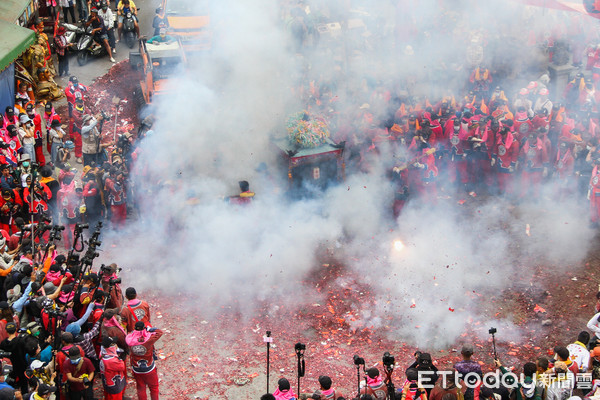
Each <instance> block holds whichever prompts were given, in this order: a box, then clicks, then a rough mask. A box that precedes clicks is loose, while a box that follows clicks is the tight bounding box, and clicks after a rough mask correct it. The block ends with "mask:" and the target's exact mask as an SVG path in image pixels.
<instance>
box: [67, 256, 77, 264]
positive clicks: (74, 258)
mask: <svg viewBox="0 0 600 400" xmlns="http://www.w3.org/2000/svg"><path fill="white" fill-rule="evenodd" d="M79 261H80V259H79V254H71V255H70V256H69V258H68V259H67V265H77V264H79Z"/></svg>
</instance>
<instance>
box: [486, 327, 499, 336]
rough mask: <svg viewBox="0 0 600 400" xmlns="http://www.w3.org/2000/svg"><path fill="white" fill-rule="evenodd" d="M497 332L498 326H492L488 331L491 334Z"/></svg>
mask: <svg viewBox="0 0 600 400" xmlns="http://www.w3.org/2000/svg"><path fill="white" fill-rule="evenodd" d="M496 332H498V330H497V329H496V328H490V330H489V331H488V333H489V334H490V335H493V334H495V333H496Z"/></svg>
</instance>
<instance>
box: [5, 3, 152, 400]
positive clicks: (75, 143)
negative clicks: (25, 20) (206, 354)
mask: <svg viewBox="0 0 600 400" xmlns="http://www.w3.org/2000/svg"><path fill="white" fill-rule="evenodd" d="M49 3H52V2H49ZM76 3H77V6H78V7H80V8H79V17H80V18H83V19H88V16H87V13H88V12H91V13H92V14H93V15H96V17H92V18H90V21H92V20H94V18H97V15H98V14H99V11H98V10H102V12H103V13H105V14H106V13H108V11H110V9H109V10H108V11H107V10H106V5H107V2H103V3H101V2H98V4H97V6H98V9H95V8H93V7H92V6H93V5H92V4H90V5H88V4H87V2H84V1H77V2H76ZM80 3H81V4H80ZM90 3H91V2H90ZM125 3H127V4H125ZM131 3H133V1H132V2H131ZM121 4H122V5H121V8H120V9H119V8H117V9H118V13H119V15H120V14H121V13H122V12H123V7H132V8H134V7H135V5H133V4H132V5H129V2H128V1H123V2H121ZM60 5H61V6H63V10H64V11H65V13H64V16H63V19H64V21H65V22H67V18H68V16H69V15H70V16H71V18H72V19H73V20H74V21H75V15H74V10H73V7H74V5H75V3H74V2H72V1H68V2H67V1H61V2H60ZM95 5H96V4H94V6H95ZM103 6H104V7H103ZM103 8H104V9H103ZM41 26H42V28H40V35H44V34H43V25H41ZM102 26H104V25H102ZM101 31H102V32H99V34H101V35H102V34H106V32H105V31H104V30H103V29H101ZM61 32H63V31H61V29H60V28H59V29H58V30H57V36H56V37H55V38H54V39H55V40H54V41H55V43H57V42H58V43H59V44H61V43H62V42H61V39H60V36H61ZM63 33H64V32H63ZM46 39H47V37H46ZM112 39H114V37H112ZM46 42H48V40H46ZM62 44H64V43H62ZM111 44H112V45H113V46H114V42H112V41H111ZM113 48H114V47H113ZM49 49H50V48H48V50H49ZM55 49H56V52H57V56H58V61H59V71H60V75H68V70H69V68H68V61H67V59H66V56H65V51H66V47H65V46H62V47H61V46H58V45H57V46H55ZM109 54H110V51H109ZM46 61H48V64H50V63H51V60H50V59H49V60H46ZM38 89H39V86H38ZM36 94H38V91H35V90H32V87H31V85H30V84H28V83H27V82H25V81H17V93H16V97H15V104H14V105H11V106H8V107H6V108H5V109H4V110H3V112H2V113H1V115H0V171H1V176H0V190H1V192H0V193H1V196H0V356H1V357H2V361H1V365H2V371H3V372H2V373H1V374H0V376H1V378H0V399H22V398H23V399H31V400H40V399H48V398H50V399H59V398H60V399H67V398H68V399H89V400H91V399H93V398H98V397H103V398H105V399H122V398H123V395H124V393H125V388H126V386H127V381H128V379H129V380H130V383H131V382H132V380H133V381H135V387H136V391H137V396H138V398H139V399H146V398H147V397H148V394H147V392H148V391H149V393H150V397H151V398H152V399H153V400H156V399H158V396H159V389H158V373H157V370H156V364H155V359H156V352H155V351H154V343H155V342H156V341H157V340H158V339H159V338H160V337H161V335H162V334H163V332H162V331H161V330H160V329H158V328H156V327H153V326H152V325H151V320H150V317H151V312H150V308H149V306H148V303H147V302H145V301H144V300H141V299H139V298H138V297H137V292H136V290H135V288H134V287H128V288H127V289H126V290H125V291H124V292H123V291H122V290H121V279H120V278H119V276H118V273H119V271H120V268H118V267H117V265H116V264H111V265H109V266H105V265H101V266H97V265H94V259H95V258H96V257H97V256H98V253H96V250H97V249H98V248H99V246H101V240H100V236H101V232H102V229H103V228H102V227H103V226H104V228H106V227H107V225H108V227H109V228H110V229H113V230H119V229H121V228H122V227H123V225H124V223H125V220H126V218H127V206H128V201H129V200H128V191H129V190H130V189H129V188H128V182H127V177H128V174H129V171H130V168H132V163H133V161H134V160H135V157H136V154H135V151H134V137H133V135H131V134H129V133H127V134H124V135H119V137H118V138H117V139H116V140H115V141H113V140H112V135H110V136H111V138H109V139H103V138H104V137H106V136H107V135H104V136H103V135H102V131H103V128H104V124H105V123H106V122H107V121H108V120H109V119H110V118H112V117H111V116H109V115H107V114H105V113H104V112H102V111H100V110H95V109H94V110H92V109H90V108H89V107H88V106H87V104H90V103H91V102H89V101H88V99H86V97H87V96H88V88H87V87H86V86H85V85H82V84H81V83H79V81H78V79H77V77H75V76H70V78H69V82H68V85H67V87H66V88H64V91H63V94H64V96H65V97H66V99H67V106H68V107H66V110H65V111H64V112H60V113H59V112H58V110H57V108H55V105H54V104H53V103H52V102H51V101H49V100H44V99H41V98H36V97H35V96H36ZM55 97H56V98H57V97H59V96H55ZM129 197H130V196H129ZM129 206H130V207H131V204H129ZM87 231H89V232H90V235H89V238H86V239H87V240H86V241H85V242H84V235H85V234H86V232H87ZM99 393H102V394H99Z"/></svg>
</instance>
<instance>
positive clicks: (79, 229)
mask: <svg viewBox="0 0 600 400" xmlns="http://www.w3.org/2000/svg"><path fill="white" fill-rule="evenodd" d="M89 227H90V224H75V229H76V230H78V231H82V230H84V229H87V228H89Z"/></svg>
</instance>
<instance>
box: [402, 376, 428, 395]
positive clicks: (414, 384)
mask: <svg viewBox="0 0 600 400" xmlns="http://www.w3.org/2000/svg"><path fill="white" fill-rule="evenodd" d="M401 393H402V397H401V399H402V400H417V399H419V400H427V392H426V391H425V389H423V387H422V386H421V383H419V371H418V370H417V369H416V368H408V369H407V370H406V381H405V382H404V385H402V391H401Z"/></svg>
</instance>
